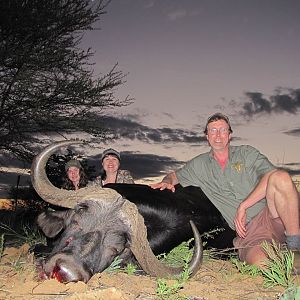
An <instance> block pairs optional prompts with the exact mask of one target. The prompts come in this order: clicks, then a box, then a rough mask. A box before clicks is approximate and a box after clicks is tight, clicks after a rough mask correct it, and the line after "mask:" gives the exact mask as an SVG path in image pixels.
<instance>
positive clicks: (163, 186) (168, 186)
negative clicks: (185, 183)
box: [150, 181, 175, 193]
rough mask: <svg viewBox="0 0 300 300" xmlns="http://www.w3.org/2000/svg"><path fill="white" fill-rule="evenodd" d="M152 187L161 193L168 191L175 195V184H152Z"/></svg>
mask: <svg viewBox="0 0 300 300" xmlns="http://www.w3.org/2000/svg"><path fill="white" fill-rule="evenodd" d="M150 187H151V188H153V189H160V190H161V191H162V190H165V189H167V190H171V191H172V192H173V193H174V192H175V186H174V185H173V184H171V183H167V182H163V181H162V182H159V183H153V184H150Z"/></svg>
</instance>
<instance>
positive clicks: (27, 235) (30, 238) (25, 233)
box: [0, 223, 47, 246]
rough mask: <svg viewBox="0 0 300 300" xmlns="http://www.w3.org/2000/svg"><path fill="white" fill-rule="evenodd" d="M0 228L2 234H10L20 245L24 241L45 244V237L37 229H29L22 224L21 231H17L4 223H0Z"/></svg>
mask: <svg viewBox="0 0 300 300" xmlns="http://www.w3.org/2000/svg"><path fill="white" fill-rule="evenodd" d="M0 229H2V230H4V232H5V233H4V235H6V236H10V237H11V239H12V240H14V243H15V244H18V245H22V244H24V243H27V244H29V246H33V245H35V244H43V245H46V244H47V241H46V237H45V236H44V235H43V234H42V233H41V232H40V231H38V230H37V229H31V228H29V227H28V226H26V225H24V226H23V227H22V231H21V232H17V231H15V230H14V229H12V228H11V227H9V226H8V225H6V224H2V223H0Z"/></svg>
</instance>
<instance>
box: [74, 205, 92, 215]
mask: <svg viewBox="0 0 300 300" xmlns="http://www.w3.org/2000/svg"><path fill="white" fill-rule="evenodd" d="M88 208H89V206H88V205H87V204H86V203H79V204H78V205H77V207H76V208H75V211H76V212H77V213H78V212H84V211H86V210H87V209H88Z"/></svg>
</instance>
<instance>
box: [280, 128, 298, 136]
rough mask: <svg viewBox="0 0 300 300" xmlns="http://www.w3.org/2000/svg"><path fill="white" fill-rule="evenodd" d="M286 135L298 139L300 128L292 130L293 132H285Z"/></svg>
mask: <svg viewBox="0 0 300 300" xmlns="http://www.w3.org/2000/svg"><path fill="white" fill-rule="evenodd" d="M284 133H285V134H287V135H292V136H297V137H298V136H299V137H300V128H296V129H291V130H288V131H285V132H284Z"/></svg>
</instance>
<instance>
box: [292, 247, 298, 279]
mask: <svg viewBox="0 0 300 300" xmlns="http://www.w3.org/2000/svg"><path fill="white" fill-rule="evenodd" d="M290 250H291V251H292V252H293V253H294V263H293V270H292V274H293V275H300V249H290Z"/></svg>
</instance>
